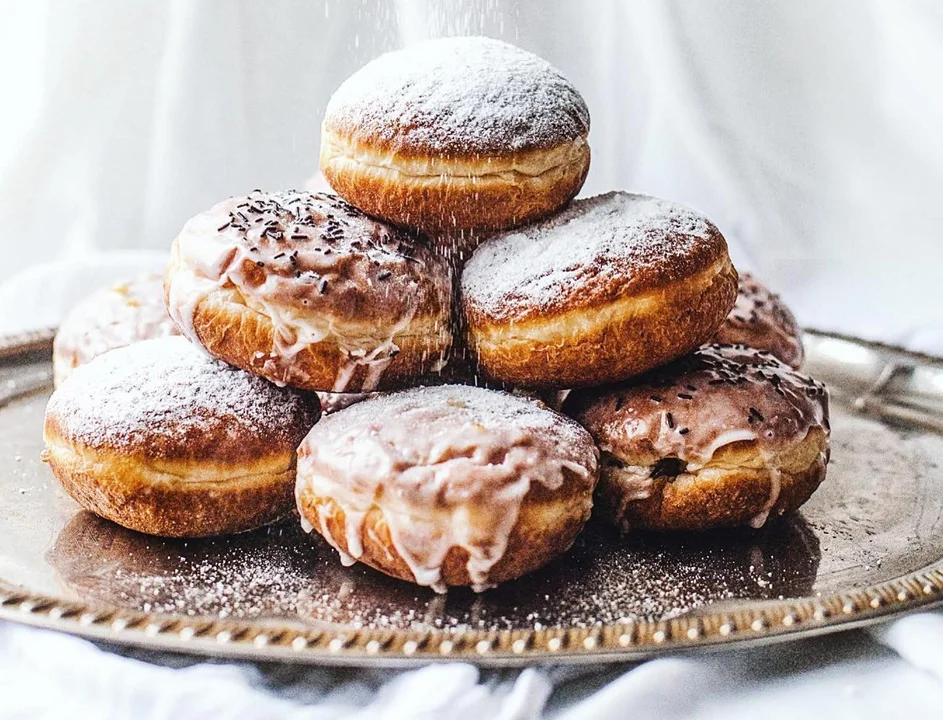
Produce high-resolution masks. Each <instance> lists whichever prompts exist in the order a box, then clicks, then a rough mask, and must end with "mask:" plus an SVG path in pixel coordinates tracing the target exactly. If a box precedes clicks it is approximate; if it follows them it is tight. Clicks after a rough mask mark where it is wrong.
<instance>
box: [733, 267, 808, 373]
mask: <svg viewBox="0 0 943 720" xmlns="http://www.w3.org/2000/svg"><path fill="white" fill-rule="evenodd" d="M714 342H717V343H727V344H730V345H746V346H747V347H752V348H757V349H758V350H768V351H769V352H771V353H772V354H773V355H775V356H776V357H777V358H779V359H780V360H782V361H783V362H784V363H786V364H787V365H790V366H791V367H793V368H796V369H798V368H799V367H801V366H802V360H803V358H804V357H805V352H804V350H803V348H802V331H801V330H800V329H799V324H798V323H797V322H796V317H795V316H794V315H793V314H792V311H791V310H790V309H789V308H788V307H787V306H786V303H784V302H783V301H782V299H781V298H780V297H779V295H775V294H773V293H772V292H770V290H769V289H768V288H767V287H766V286H765V285H763V284H761V283H760V282H759V281H758V280H757V279H756V278H754V277H753V276H752V275H749V274H747V273H740V282H739V289H738V292H737V303H736V304H735V305H734V306H733V310H731V311H730V314H729V315H728V316H727V319H726V320H725V321H724V324H723V325H721V326H720V330H718V331H717V334H716V335H715V336H714Z"/></svg>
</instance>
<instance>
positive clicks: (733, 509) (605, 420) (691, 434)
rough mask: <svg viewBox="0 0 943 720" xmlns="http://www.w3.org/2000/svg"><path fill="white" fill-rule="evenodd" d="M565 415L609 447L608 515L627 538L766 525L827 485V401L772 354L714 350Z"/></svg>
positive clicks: (604, 474) (605, 392)
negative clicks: (639, 533)
mask: <svg viewBox="0 0 943 720" xmlns="http://www.w3.org/2000/svg"><path fill="white" fill-rule="evenodd" d="M565 407H566V410H567V411H568V412H569V413H571V414H572V415H573V417H575V418H576V419H577V420H578V421H579V422H580V423H581V424H582V425H583V426H584V427H586V429H587V430H589V431H590V433H592V435H593V437H594V438H595V440H596V442H597V443H599V447H600V449H601V450H602V457H603V459H602V470H601V477H600V481H599V490H598V493H597V501H598V510H599V514H600V515H602V516H603V517H606V518H608V519H609V520H611V521H613V522H615V523H616V524H617V525H619V526H620V527H622V528H623V529H627V530H628V529H634V528H647V529H653V530H704V529H708V528H715V527H723V526H737V525H747V524H749V525H752V526H753V527H759V526H761V525H762V524H763V523H764V522H765V521H766V519H767V517H768V516H769V515H771V514H773V515H781V514H783V513H788V512H792V511H793V510H795V509H796V508H798V507H799V506H800V505H802V504H803V503H804V502H805V501H806V500H808V499H809V497H810V496H811V495H812V493H813V492H814V491H815V489H816V488H817V487H818V486H819V484H820V483H821V482H822V480H823V479H824V478H825V467H826V464H827V463H828V458H829V424H828V392H827V391H826V389H825V387H824V386H823V385H822V384H821V383H819V382H816V381H815V380H813V379H812V378H810V377H808V376H806V375H802V374H801V373H798V372H796V371H795V370H792V369H791V368H790V367H789V366H787V365H785V364H784V363H782V362H780V361H779V360H777V359H776V358H775V357H773V355H771V354H770V353H767V352H764V351H761V350H755V349H752V348H746V347H744V346H742V345H708V346H705V347H703V348H700V349H699V350H697V351H695V352H694V353H692V354H691V355H688V356H686V357H684V358H682V359H680V360H678V361H676V362H674V363H672V364H670V365H667V366H665V367H663V368H659V369H658V370H654V371H652V372H650V373H647V374H645V375H642V376H640V377H638V378H635V379H633V380H630V381H627V382H625V383H621V384H619V385H615V386H611V387H607V388H599V389H592V390H580V391H574V392H573V394H571V395H570V397H569V398H568V399H567V401H566V405H565Z"/></svg>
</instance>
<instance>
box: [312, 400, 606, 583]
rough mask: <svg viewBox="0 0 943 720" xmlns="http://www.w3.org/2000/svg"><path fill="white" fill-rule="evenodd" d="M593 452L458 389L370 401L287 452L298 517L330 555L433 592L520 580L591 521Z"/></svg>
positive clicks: (550, 417) (537, 411) (569, 427)
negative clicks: (293, 469) (294, 459)
mask: <svg viewBox="0 0 943 720" xmlns="http://www.w3.org/2000/svg"><path fill="white" fill-rule="evenodd" d="M597 457H598V451H597V449H596V446H595V445H594V444H593V441H592V438H590V436H589V434H588V433H587V432H586V431H585V430H583V429H582V428H581V427H580V426H579V425H577V424H576V423H575V422H573V421H572V420H570V419H569V418H566V417H564V416H563V415H559V414H558V413H555V412H553V411H551V410H549V409H547V408H546V407H544V406H543V405H541V404H540V403H537V402H534V401H531V400H527V399H524V398H519V397H514V396H512V395H508V394H506V393H500V392H495V391H492V390H484V389H481V388H474V387H468V386H462V385H440V386H438V387H428V388H417V389H413V390H405V391H401V392H397V393H391V394H389V395H386V396H383V397H376V398H371V399H369V400H364V401H363V402H361V403H359V404H357V405H354V406H353V407H350V408H347V409H346V410H344V411H342V412H338V413H336V414H334V415H330V416H328V417H326V418H324V419H323V420H322V421H321V422H320V423H319V424H318V425H315V427H314V428H312V430H311V432H310V433H309V434H308V436H307V437H306V438H305V439H304V441H303V442H302V443H301V446H300V447H299V448H298V484H297V487H296V495H297V501H298V510H299V512H300V513H301V518H302V522H303V523H304V524H305V529H306V530H308V531H310V530H311V529H316V530H317V531H318V532H319V533H320V534H321V535H323V536H324V538H325V539H326V540H327V541H328V542H329V543H330V544H331V545H332V546H333V547H334V548H335V549H336V550H337V551H338V552H339V553H340V556H341V560H342V561H343V562H344V564H345V565H351V564H353V563H354V562H355V561H357V560H359V561H360V562H363V563H366V564H367V565H370V566H371V567H374V568H376V569H377V570H380V571H381V572H384V573H386V574H387V575H392V576H393V577H397V578H400V579H403V580H408V581H411V582H415V583H417V584H419V585H427V586H431V587H432V588H434V589H436V590H438V591H440V592H441V591H444V590H445V588H446V586H449V585H471V586H472V587H473V588H475V589H477V590H482V589H484V588H486V587H490V586H493V585H495V584H497V583H500V582H504V581H505V580H510V579H512V578H516V577H519V576H520V575H523V574H525V573H528V572H530V571H532V570H535V569H536V568H538V567H540V566H542V565H545V564H546V563H548V562H549V561H550V560H552V559H553V558H554V557H556V556H557V555H559V554H560V553H562V552H564V551H565V550H567V549H568V548H569V547H570V545H571V544H572V543H573V540H574V539H575V538H576V536H577V534H578V533H579V531H580V530H581V529H582V527H583V525H584V523H585V522H586V520H587V518H588V517H589V513H590V509H591V508H592V494H593V488H594V487H595V485H596V478H597V470H598V468H597Z"/></svg>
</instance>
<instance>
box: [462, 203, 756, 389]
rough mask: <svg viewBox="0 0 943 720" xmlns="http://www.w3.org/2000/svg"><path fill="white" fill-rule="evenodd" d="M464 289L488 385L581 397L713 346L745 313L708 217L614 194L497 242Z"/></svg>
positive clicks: (480, 252) (482, 250)
mask: <svg viewBox="0 0 943 720" xmlns="http://www.w3.org/2000/svg"><path fill="white" fill-rule="evenodd" d="M461 289H462V305H463V310H464V314H465V319H466V322H467V326H468V343H469V346H470V348H471V350H472V352H473V354H474V355H475V356H476V358H477V361H478V366H479V368H480V369H481V371H482V373H483V374H484V375H485V376H486V377H489V378H491V379H493V380H498V381H503V382H507V383H510V384H512V385H518V386H522V387H533V388H572V387H580V386H587V385H599V384H601V383H607V382H614V381H618V380H623V379H625V378H627V377H631V376H632V375H636V374H638V373H641V372H644V371H645V370H649V369H651V368H653V367H657V366H659V365H662V364H664V363H666V362H668V361H670V360H673V359H675V358H677V357H680V356H682V355H684V354H685V353H688V352H690V351H691V350H693V349H694V348H696V347H698V346H699V345H701V344H702V343H705V342H707V341H709V340H710V339H711V337H713V335H714V333H715V332H716V331H717V328H718V327H719V326H720V324H721V323H722V322H723V321H724V318H725V317H726V316H727V313H728V312H730V309H731V308H732V307H733V304H734V300H735V298H736V295H737V274H736V270H734V268H733V266H732V265H731V263H730V258H729V256H728V255H727V244H726V242H725V241H724V238H723V236H722V235H721V234H720V231H718V229H717V228H716V227H715V226H714V225H713V223H711V222H710V221H709V220H708V219H707V218H705V217H704V216H703V215H701V214H699V213H697V212H695V211H694V210H690V209H688V208H686V207H683V206H681V205H677V204H675V203H671V202H668V201H666V200H659V199H657V198H652V197H647V196H645V195H633V194H629V193H625V192H610V193H606V194H605V195H598V196H596V197H592V198H588V199H584V200H575V201H574V202H573V203H572V204H571V205H570V206H569V207H568V208H567V209H566V210H564V211H563V212H561V213H559V214H558V215H555V216H554V217H552V218H549V219H548V220H545V221H543V222H541V223H537V224H534V225H530V226H527V227H524V228H521V229H519V230H515V231H511V232H508V233H504V234H501V235H498V236H496V237H493V238H491V239H489V240H487V241H485V242H484V243H483V244H482V245H481V246H480V247H479V248H478V249H477V250H476V251H475V254H474V255H473V256H472V258H471V260H469V261H468V264H466V265H465V268H464V270H463V271H462V278H461Z"/></svg>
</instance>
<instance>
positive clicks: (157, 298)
mask: <svg viewBox="0 0 943 720" xmlns="http://www.w3.org/2000/svg"><path fill="white" fill-rule="evenodd" d="M177 332H178V331H177V328H176V326H175V325H174V323H173V321H172V320H171V319H170V316H169V315H168V314H167V308H166V307H165V306H164V293H163V289H162V287H161V278H160V276H159V275H145V276H143V277H140V278H138V279H136V280H132V281H130V282H124V283H117V284H115V285H112V286H111V287H107V288H102V289H101V290H99V291H98V292H96V293H93V294H92V295H90V296H89V297H87V298H86V299H85V300H83V301H82V302H80V303H79V304H78V305H76V306H75V307H74V308H73V309H72V311H71V312H70V313H69V314H68V315H67V316H66V318H65V320H63V321H62V324H61V325H60V326H59V330H58V331H57V332H56V338H55V341H54V342H53V345H52V368H53V378H54V380H55V384H56V385H57V386H58V385H61V384H62V382H63V381H64V380H65V379H66V378H67V377H68V376H69V373H70V372H72V369H73V368H75V367H78V366H79V365H83V364H85V363H87V362H88V361H89V360H93V359H95V358H97V357H98V356H99V355H101V354H102V353H106V352H108V351H109V350H114V349H115V348H120V347H124V346H125V345H130V344H131V343H135V342H138V341H139V340H149V339H151V338H158V337H164V336H166V335H176V334H177Z"/></svg>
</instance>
